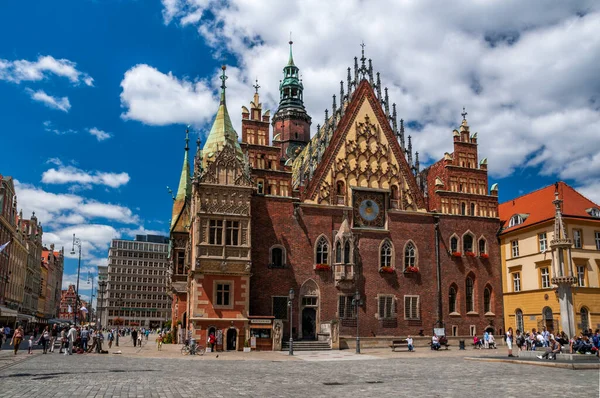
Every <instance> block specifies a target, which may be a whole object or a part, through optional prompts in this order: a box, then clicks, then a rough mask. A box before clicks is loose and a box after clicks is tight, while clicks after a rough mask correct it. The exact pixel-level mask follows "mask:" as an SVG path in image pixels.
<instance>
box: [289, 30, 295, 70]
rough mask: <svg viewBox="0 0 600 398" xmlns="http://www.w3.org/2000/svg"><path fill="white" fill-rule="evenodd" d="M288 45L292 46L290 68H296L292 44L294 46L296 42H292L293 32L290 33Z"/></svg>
mask: <svg viewBox="0 0 600 398" xmlns="http://www.w3.org/2000/svg"><path fill="white" fill-rule="evenodd" d="M288 44H289V45H290V59H289V60H288V66H296V65H295V64H294V56H293V54H292V44H294V42H293V41H292V32H290V41H289V42H288Z"/></svg>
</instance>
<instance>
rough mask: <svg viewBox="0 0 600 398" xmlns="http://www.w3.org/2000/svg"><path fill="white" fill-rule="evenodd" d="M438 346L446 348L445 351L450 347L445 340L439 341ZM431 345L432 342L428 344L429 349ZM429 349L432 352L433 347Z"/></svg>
mask: <svg viewBox="0 0 600 398" xmlns="http://www.w3.org/2000/svg"><path fill="white" fill-rule="evenodd" d="M439 343H440V346H444V347H446V349H448V347H450V344H448V340H447V339H443V340H442V339H440V340H439ZM432 345H433V341H430V342H429V347H431V346H432ZM431 349H432V350H433V347H431Z"/></svg>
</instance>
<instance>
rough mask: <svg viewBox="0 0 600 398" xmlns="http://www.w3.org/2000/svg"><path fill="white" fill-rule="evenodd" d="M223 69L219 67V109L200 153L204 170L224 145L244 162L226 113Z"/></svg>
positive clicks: (225, 76)
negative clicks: (231, 148) (231, 149)
mask: <svg viewBox="0 0 600 398" xmlns="http://www.w3.org/2000/svg"><path fill="white" fill-rule="evenodd" d="M225 69H226V67H225V65H223V66H222V67H221V70H222V71H223V73H222V75H221V77H220V79H221V81H222V83H221V99H220V102H219V109H218V110H217V114H216V115H215V121H214V122H213V125H212V128H211V129H210V133H208V137H207V138H206V143H205V144H204V149H203V151H202V152H203V160H202V163H203V166H204V167H205V168H206V165H207V163H208V162H209V161H213V160H215V158H216V155H217V153H218V152H219V151H220V150H221V149H222V148H223V147H224V146H225V145H231V146H233V148H234V149H235V152H236V155H237V157H238V159H240V160H241V161H242V162H243V161H244V153H243V152H242V148H241V147H240V144H239V142H238V135H237V133H236V131H235V129H234V128H233V124H232V123H231V118H230V117H229V112H228V111H227V103H226V102H227V101H226V96H225V89H226V88H227V86H226V85H225V80H227V75H225Z"/></svg>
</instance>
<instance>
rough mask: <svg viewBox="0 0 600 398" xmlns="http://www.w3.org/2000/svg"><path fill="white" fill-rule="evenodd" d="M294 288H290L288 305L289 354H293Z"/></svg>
mask: <svg viewBox="0 0 600 398" xmlns="http://www.w3.org/2000/svg"><path fill="white" fill-rule="evenodd" d="M293 302H294V289H290V293H289V296H288V307H290V355H294V338H293V337H292V324H293V323H294V305H293Z"/></svg>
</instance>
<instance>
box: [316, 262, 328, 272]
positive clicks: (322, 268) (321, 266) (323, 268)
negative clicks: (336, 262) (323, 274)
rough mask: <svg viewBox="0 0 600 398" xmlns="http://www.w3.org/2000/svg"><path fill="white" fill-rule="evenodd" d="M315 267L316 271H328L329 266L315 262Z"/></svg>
mask: <svg viewBox="0 0 600 398" xmlns="http://www.w3.org/2000/svg"><path fill="white" fill-rule="evenodd" d="M315 269H316V270H317V271H329V270H330V269H331V267H330V266H329V264H317V265H316V266H315Z"/></svg>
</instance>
